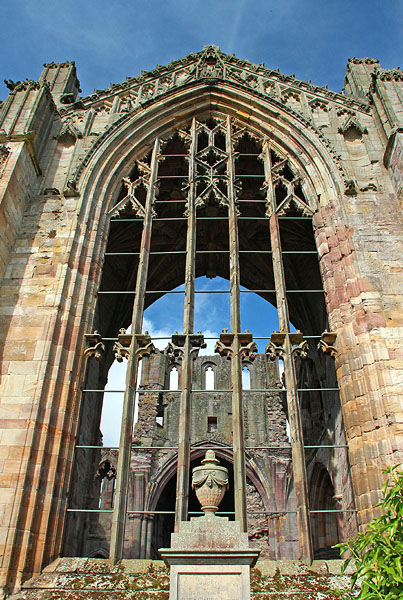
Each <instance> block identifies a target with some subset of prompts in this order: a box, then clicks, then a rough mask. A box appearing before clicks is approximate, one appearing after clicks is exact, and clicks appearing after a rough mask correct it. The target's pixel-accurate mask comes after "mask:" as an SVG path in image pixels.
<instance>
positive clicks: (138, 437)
mask: <svg viewBox="0 0 403 600" xmlns="http://www.w3.org/2000/svg"><path fill="white" fill-rule="evenodd" d="M298 160H299V159H298V156H291V155H288V154H287V153H286V151H285V150H284V148H283V147H280V145H279V143H278V142H276V140H275V138H274V137H273V139H271V138H269V137H267V136H265V135H263V134H261V133H260V132H258V131H256V130H253V131H252V130H248V129H247V128H245V127H244V126H243V125H242V124H241V123H239V122H237V121H236V120H234V119H233V118H230V117H229V116H225V115H220V116H219V117H217V118H216V119H206V120H202V119H198V118H193V119H192V121H191V122H190V123H183V124H182V125H181V127H180V128H178V130H177V131H176V132H175V133H173V134H171V135H170V137H169V136H168V137H167V138H166V139H160V138H158V137H157V138H156V139H155V140H154V142H153V146H152V149H151V150H149V152H148V154H146V155H145V156H143V157H140V158H139V159H138V160H136V162H135V164H134V165H133V167H132V170H131V172H130V173H129V174H128V176H125V177H124V179H123V182H122V186H121V189H120V193H119V194H117V196H116V202H115V204H114V206H113V207H112V208H111V209H110V211H109V218H110V231H109V239H108V244H107V248H106V252H105V257H104V258H105V261H104V266H103V272H102V279H101V283H100V289H99V291H98V297H99V300H98V304H97V308H96V319H95V321H96V323H97V328H98V329H99V331H100V334H101V335H102V336H103V339H104V340H105V344H106V346H107V352H106V356H107V358H106V359H105V364H104V365H102V366H101V367H99V370H98V371H97V368H96V367H91V368H89V369H88V376H87V383H86V388H85V389H84V392H83V393H84V399H83V404H82V405H83V406H86V405H87V406H89V404H88V403H92V404H91V411H92V414H94V413H96V412H97V411H98V413H100V410H101V408H102V394H103V391H104V389H103V386H104V384H105V379H106V377H105V372H107V369H108V367H109V366H110V364H111V363H112V361H113V356H114V355H116V357H117V360H126V359H127V361H128V375H127V385H126V386H123V387H125V396H124V408H123V416H122V428H121V436H120V447H119V455H120V456H123V457H124V458H122V459H121V461H120V462H119V472H118V473H117V475H116V476H117V481H118V483H119V482H123V483H122V486H121V487H119V485H118V486H117V489H116V494H115V502H114V507H113V510H114V511H115V517H116V518H115V519H114V520H113V525H112V526H111V525H109V529H108V528H107V527H105V531H108V535H109V537H110V540H111V548H112V550H111V558H113V559H114V560H118V559H120V558H122V556H123V549H124V543H123V541H124V537H125V517H127V515H128V514H132V513H133V512H135V508H134V504H133V503H134V498H136V502H137V501H138V498H139V497H140V495H141V494H140V492H141V493H143V492H142V491H141V490H143V489H144V490H145V489H148V488H147V485H146V484H145V483H144V482H143V483H144V485H142V487H141V486H140V488H138V489H137V488H136V491H134V489H133V486H134V485H139V484H138V478H137V479H136V476H135V473H134V471H133V469H134V467H133V465H134V464H139V465H140V467H141V468H140V469H139V473H140V474H141V476H142V477H143V476H144V477H146V475H144V473H146V472H147V473H148V475H147V476H149V475H150V473H149V472H148V471H147V469H149V464H150V463H149V461H150V460H154V458H153V457H154V456H155V460H156V461H158V460H159V458H158V452H159V451H160V450H161V453H162V454H161V456H163V457H165V458H164V460H165V459H166V456H168V454H169V453H171V454H169V456H170V457H171V460H172V464H173V465H174V468H173V470H174V471H175V472H176V473H175V474H176V476H177V478H176V481H177V488H176V493H175V494H172V493H169V494H168V495H164V497H166V498H167V501H168V500H169V499H172V497H175V495H176V498H177V501H176V505H175V506H172V510H171V511H168V512H175V520H176V522H177V523H179V522H180V521H183V520H186V519H187V518H188V513H189V504H188V498H189V489H188V486H189V478H190V471H189V464H191V460H190V458H191V453H192V452H193V451H194V450H195V443H197V444H199V446H197V449H198V451H200V444H202V443H204V442H205V438H204V437H203V438H201V439H197V440H194V439H193V437H192V435H193V433H194V431H192V423H193V424H194V423H196V421H197V418H198V415H197V413H195V412H194V411H197V407H203V410H205V411H206V412H205V413H204V415H205V417H207V432H208V433H213V432H214V431H216V430H217V423H218V419H217V416H216V415H217V414H219V415H225V419H228V421H229V423H230V425H229V426H228V427H227V428H226V429H225V428H224V426H223V423H224V417H222V416H219V419H220V436H221V429H222V430H223V436H224V439H225V446H226V448H227V450H228V456H230V457H231V458H230V459H231V460H232V461H233V474H234V486H233V490H234V491H233V492H232V493H233V501H234V506H235V519H236V520H238V521H239V522H240V525H241V529H242V530H243V531H247V528H248V516H247V513H248V508H247V497H246V496H247V486H246V475H245V473H246V463H247V460H249V458H248V457H249V456H251V455H258V454H259V453H260V454H261V455H262V456H264V457H265V459H264V460H263V459H262V461H263V463H262V464H263V465H266V466H262V469H264V468H267V469H268V468H269V467H267V465H268V464H271V463H270V461H271V460H274V459H275V457H276V456H277V454H276V452H277V450H281V460H282V461H284V464H287V467H286V468H283V467H282V466H281V468H280V467H279V468H278V470H277V471H276V469H273V471H272V472H277V473H278V477H279V478H280V479H281V478H282V479H281V481H280V479H279V483H278V485H277V483H276V485H275V486H274V487H275V488H276V490H278V497H277V496H276V498H275V501H273V502H272V500H271V499H267V505H266V509H267V516H268V518H269V516H270V514H276V515H278V514H279V513H281V512H282V511H283V514H284V516H285V517H284V518H285V519H286V529H287V530H288V529H289V531H290V536H291V537H292V539H294V540H295V539H299V541H300V549H299V554H298V557H299V556H302V557H304V558H305V559H306V560H307V561H308V562H309V561H310V560H311V559H312V557H313V555H312V531H311V529H310V526H309V523H310V512H311V508H310V505H309V497H308V494H307V489H308V480H307V465H308V466H309V465H311V464H313V462H314V461H315V459H316V457H317V455H318V453H319V452H322V453H324V452H327V453H328V454H329V457H330V458H329V464H332V465H336V463H337V465H339V466H338V467H337V468H339V469H340V472H347V469H348V466H347V453H346V450H345V448H346V444H345V438H344V437H343V436H344V434H343V433H342V427H341V426H340V423H341V414H340V403H339V399H338V389H337V380H336V375H335V369H334V365H333V363H332V359H331V358H330V356H328V355H325V354H324V352H325V351H327V350H328V349H329V348H331V346H329V345H328V344H327V343H325V342H323V340H322V338H321V336H322V333H323V332H327V334H328V335H331V333H330V332H329V331H328V329H329V325H328V320H327V312H326V305H325V297H324V291H323V286H322V280H321V275H320V270H319V263H318V255H317V248H316V243H315V237H314V231H313V226H312V215H313V213H314V210H315V209H316V206H315V203H316V201H317V198H316V197H313V195H312V194H310V195H309V194H308V192H307V190H308V189H309V188H308V187H307V184H306V178H307V177H306V173H305V172H304V171H303V167H302V166H301V165H299V163H298ZM201 276H205V277H208V278H213V279H214V278H217V279H218V278H219V281H220V282H221V281H222V282H224V283H223V285H222V289H216V290H214V291H211V292H209V293H211V294H213V293H214V294H220V295H223V296H225V297H226V298H227V299H228V300H229V301H228V306H229V311H228V312H229V315H228V318H227V319H224V318H223V321H222V324H221V326H220V327H219V329H221V333H220V334H218V335H217V338H216V340H215V342H216V343H215V350H214V351H215V354H216V355H217V354H218V355H220V357H222V359H225V361H226V364H227V365H228V367H227V369H228V370H227V376H226V379H225V378H223V379H225V382H224V385H223V386H222V388H223V389H219V388H220V387H221V372H220V383H219V384H217V381H216V380H215V376H216V374H217V372H216V370H215V363H214V362H212V363H205V366H203V367H202V371H201V378H200V370H198V371H197V374H195V373H194V371H193V370H194V361H195V360H196V358H197V356H198V353H199V352H200V350H201V349H202V348H203V347H204V346H205V340H204V336H206V337H207V335H209V336H211V333H208V334H207V333H206V332H207V330H208V327H207V326H206V327H205V331H196V330H195V329H196V327H195V312H196V310H195V303H196V300H197V298H200V296H199V294H204V293H206V292H205V290H202V289H200V288H198V279H197V278H199V277H201ZM171 294H175V295H176V297H180V298H181V299H182V302H181V309H180V314H174V315H169V316H172V317H174V318H173V319H172V322H175V323H178V322H179V323H183V328H181V327H178V326H177V325H176V326H175V328H176V329H179V331H176V332H175V331H172V332H171V335H170V336H169V341H168V345H167V346H166V348H165V349H159V348H158V343H159V341H160V340H159V339H158V337H155V338H153V336H150V335H149V334H148V332H147V331H144V330H143V316H144V311H145V310H146V309H147V307H149V306H151V305H152V304H153V302H155V301H156V300H158V299H159V298H160V297H162V296H164V297H165V296H170V295H171ZM247 294H258V295H259V296H260V298H262V299H263V300H265V301H267V302H268V303H270V304H271V305H273V306H275V307H276V308H277V315H278V326H277V327H276V329H274V328H270V326H269V324H268V323H267V322H265V320H264V319H263V318H259V317H260V315H259V314H256V315H254V316H255V320H254V321H253V322H254V323H255V324H256V330H253V331H248V330H245V326H244V325H243V322H245V319H244V314H243V310H242V306H243V303H242V298H244V297H246V296H247ZM214 297H215V298H219V297H220V296H217V295H216V296H214ZM178 312H179V311H178ZM206 317H207V315H206ZM168 321H169V322H171V321H170V320H169V319H168V318H167V322H168ZM205 321H207V318H206V319H205ZM291 323H292V324H293V325H294V326H295V328H294V327H293V326H292V325H291ZM130 325H131V330H130V331H131V333H129V334H128V333H127V332H126V330H125V329H124V328H128V327H129V326H130ZM111 340H112V341H111ZM258 344H260V346H259V347H258ZM318 344H319V346H318ZM258 350H259V353H260V354H259V356H260V358H259V361H258V362H259V369H255V367H254V370H253V378H252V381H251V377H250V369H249V364H250V363H252V362H253V361H254V360H256V354H257V353H258ZM308 356H309V361H308V362H307V363H306V364H307V366H306V367H305V368H304V369H301V368H299V366H298V363H297V361H298V360H300V361H304V360H305V359H306V358H307V357H308ZM220 360H221V359H220ZM278 360H281V361H282V362H283V364H284V387H283V386H282V384H281V383H280V381H276V382H275V384H273V383H268V381H269V379H268V376H267V371H268V367H267V365H268V364H269V362H270V361H273V362H274V363H275V364H276V363H277V361H278ZM140 361H143V362H140ZM246 363H247V364H246ZM139 364H143V370H142V375H141V385H142V389H141V391H140V393H139V422H138V423H137V424H136V427H135V429H134V435H133V425H134V415H135V409H136V387H137V389H138V386H139V381H138V379H139V377H138V367H139ZM255 364H256V363H255ZM168 365H169V366H168ZM102 369H104V370H102ZM167 369H168V371H167ZM198 369H200V367H198ZM167 373H168V377H167ZM255 379H256V381H260V382H261V384H260V387H259V388H258V389H254V381H255ZM278 379H280V376H279V375H278ZM97 382H98V383H97ZM196 382H197V385H196ZM307 382H308V383H307ZM97 385H98V386H99V389H97V388H96V386H97ZM165 386H166V387H167V388H168V389H164V388H165ZM199 388H200V389H199ZM213 390H214V393H211V392H212V391H213ZM170 392H177V393H175V394H173V393H170ZM269 394H274V395H276V398H278V399H277V400H276V402H282V403H283V408H282V410H283V413H284V414H285V416H286V419H287V435H288V434H289V436H288V438H289V442H287V440H284V439H283V438H284V437H285V436H284V435H282V436H281V435H280V434H281V432H280V433H279V432H277V433H276V426H277V427H278V423H277V425H276V423H274V422H271V421H270V415H269V417H267V409H266V408H265V411H266V412H265V415H266V417H265V418H261V417H259V413H258V407H259V403H261V404H262V406H264V407H265V406H266V400H265V399H266V398H267V396H268V395H269ZM225 402H227V404H225ZM86 403H87V404H86ZM141 403H143V407H141V406H140V404H141ZM301 406H302V407H303V414H302V415H301ZM319 406H324V407H326V410H325V411H324V413H323V414H325V416H326V419H325V420H323V419H322V420H321V419H319V418H317V415H319V409H318V407H319ZM94 407H95V408H94ZM220 407H222V408H220ZM315 407H316V408H315ZM220 409H221V410H222V412H221V413H218V412H217V411H218V410H220ZM200 410H201V408H200ZM192 411H193V412H192ZM168 413H169V414H170V415H171V414H172V416H173V418H172V419H171V418H170V417H169V423H168ZM82 414H83V413H82ZM89 414H91V412H90V411H89V410H88V411H87V413H85V415H86V418H87V416H88V415H89ZM213 415H214V416H213ZM245 415H246V418H245ZM301 416H303V417H304V418H301ZM313 416H314V417H315V431H314V434H313V433H312V432H311V431H310V430H309V423H312V417H313ZM205 417H203V420H202V427H203V433H204V435H205V433H206V429H205V428H206V421H205ZM221 419H223V421H221ZM87 421H88V419H87ZM82 422H83V426H84V425H85V426H88V422H85V419H84V420H82ZM162 425H164V427H163V428H162V427H161V426H162ZM168 425H169V427H168ZM282 427H284V426H283V425H282ZM87 428H88V430H89V429H90V428H89V427H87ZM175 428H176V430H175ZM270 428H272V431H270ZM224 429H225V431H224ZM91 431H92V430H91ZM245 431H246V435H247V436H248V439H247V440H245ZM91 436H92V437H91ZM97 436H98V437H97ZM170 436H171V437H170ZM225 436H227V437H225ZM304 436H305V439H304ZM280 438H281V439H282V440H283V441H282V444H280V443H279V441H277V442H276V443H274V442H273V444H271V442H270V440H280ZM85 439H86V440H87V444H88V445H85V446H84V445H83V444H82V445H81V446H79V445H78V446H77V451H76V452H77V453H76V463H75V473H76V474H77V477H76V481H77V482H78V481H80V483H77V485H76V492H75V493H72V496H71V498H73V499H74V500H77V503H78V502H79V500H80V498H82V497H84V496H83V495H81V496H80V494H79V493H78V491H79V489H84V488H85V481H86V479H85V468H84V467H83V462H82V459H80V454H79V453H80V452H81V453H82V454H81V456H83V455H84V454H83V453H84V452H85V453H87V454H86V457H87V458H86V460H87V461H88V462H90V459H89V458H88V457H89V455H90V453H91V452H93V458H92V460H93V461H95V460H96V459H97V454H96V453H99V452H101V448H102V445H101V442H100V438H99V429H98V430H97V427H93V431H92V433H91V434H88V435H87V437H86V438H85ZM258 449H259V453H255V452H254V450H258ZM164 452H167V453H168V454H163V453H164ZM134 453H136V454H134ZM94 457H95V458H94ZM150 457H152V458H150ZM273 457H274V458H273ZM160 459H161V462H162V458H161V457H160ZM98 460H99V459H98ZM136 461H137V462H136ZM335 468H336V467H335ZM343 469H345V471H343ZM280 472H281V473H280ZM79 475H81V476H82V477H81V479H79ZM150 477H151V475H150ZM270 477H271V475H270ZM332 477H333V473H332ZM133 481H135V483H133ZM150 481H151V480H150ZM83 482H84V483H83ZM80 485H81V488H80ZM166 485H167V484H166ZM172 485H173V484H172ZM172 485H171V484H170V487H169V489H170V490H171V489H172ZM263 488H264V485H263V484H262V489H263ZM329 489H330V488H329ZM77 490H78V491H77ZM139 490H140V491H139ZM144 493H145V492H144ZM161 493H162V492H161ZM136 494H137V495H136ZM318 497H319V498H322V496H320V495H319V496H318ZM324 497H325V496H323V498H324ZM348 498H350V496H348V494H346V499H345V500H344V505H343V506H342V508H340V511H344V512H340V520H343V519H347V518H350V517H347V516H345V515H350V516H351V514H352V513H353V511H354V508H353V507H352V504H351V503H350V502H349V500H348ZM82 502H84V501H82ZM147 502H148V500H147ZM270 502H272V504H271V505H270ZM287 502H289V504H288V505H287ZM320 502H322V500H319V503H320ZM143 503H144V505H145V503H146V501H145V496H144V498H143ZM155 505H156V506H158V502H157V501H156V502H155ZM147 506H150V504H147ZM295 507H297V510H295ZM83 508H84V509H86V508H88V510H95V509H94V505H93V503H92V504H91V502H88V505H87V507H82V505H79V506H76V507H75V506H74V505H72V504H70V508H69V511H70V513H69V514H70V515H74V510H75V509H77V512H78V511H79V510H82V509H83ZM137 509H138V506H137ZM144 510H145V509H144ZM324 510H328V509H324ZM80 514H81V513H80ZM80 514H78V516H76V517H74V516H71V519H73V518H76V521H75V525H74V527H76V529H75V530H77V529H78V527H77V526H76V524H77V522H78V520H79V519H80V518H81V517H80ZM122 515H124V516H125V517H123V518H122ZM109 516H110V517H111V514H110V515H109ZM100 518H101V517H100ZM167 522H168V521H166V523H167ZM171 525H172V527H173V524H172V523H171ZM171 525H170V526H171ZM74 527H73V529H74ZM144 527H146V525H144ZM81 529H82V530H83V531H84V529H83V528H81ZM277 534H278V536H279V538H280V537H281V532H280V531H278V532H277V533H276V535H277ZM142 535H144V537H145V538H146V537H147V536H148V538H149V539H151V537H152V536H149V532H147V530H146V529H144V531H143V533H142ZM72 537H74V536H70V538H69V539H71V538H72ZM329 539H330V538H329ZM290 542H291V538H290ZM80 543H81V542H80ZM77 546H79V542H78V541H77ZM294 546H295V544H293V543H290V544H285V546H284V548H280V550H279V552H280V555H279V557H280V558H281V557H283V558H286V557H288V558H297V556H289V555H287V552H290V551H291V550H289V548H294ZM71 552H73V551H72V550H71ZM146 552H148V550H147V551H146ZM150 552H151V550H150ZM281 553H282V554H281Z"/></svg>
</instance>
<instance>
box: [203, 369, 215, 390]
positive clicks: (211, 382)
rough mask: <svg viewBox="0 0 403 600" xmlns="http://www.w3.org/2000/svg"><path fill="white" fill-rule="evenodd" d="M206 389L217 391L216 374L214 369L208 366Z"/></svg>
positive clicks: (205, 376)
mask: <svg viewBox="0 0 403 600" xmlns="http://www.w3.org/2000/svg"><path fill="white" fill-rule="evenodd" d="M204 389H206V390H214V389H215V373H214V369H213V367H210V366H208V367H206V369H205V371H204Z"/></svg>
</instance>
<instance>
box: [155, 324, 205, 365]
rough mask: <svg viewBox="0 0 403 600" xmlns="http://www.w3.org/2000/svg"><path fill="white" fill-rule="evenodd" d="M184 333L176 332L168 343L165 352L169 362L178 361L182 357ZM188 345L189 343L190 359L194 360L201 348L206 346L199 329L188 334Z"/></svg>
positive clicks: (184, 340)
mask: <svg viewBox="0 0 403 600" xmlns="http://www.w3.org/2000/svg"><path fill="white" fill-rule="evenodd" d="M186 337H187V336H186V334H185V333H178V332H176V333H175V334H174V335H173V336H172V338H171V341H170V342H169V343H168V345H167V347H166V349H165V354H166V355H167V356H168V358H169V360H170V362H173V363H175V362H178V361H181V360H182V359H183V356H184V348H185V342H186ZM188 337H189V345H190V357H191V359H192V360H196V358H197V357H198V355H199V350H200V349H201V348H206V347H207V344H206V343H205V342H204V336H203V335H202V333H201V331H198V332H197V333H192V334H189V336H188Z"/></svg>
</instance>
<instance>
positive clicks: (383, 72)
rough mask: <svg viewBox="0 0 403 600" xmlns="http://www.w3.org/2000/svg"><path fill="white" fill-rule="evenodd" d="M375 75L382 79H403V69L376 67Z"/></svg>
mask: <svg viewBox="0 0 403 600" xmlns="http://www.w3.org/2000/svg"><path fill="white" fill-rule="evenodd" d="M373 76H374V77H376V78H377V79H380V80H381V81H403V71H401V70H400V69H399V68H397V69H375V71H374V73H373Z"/></svg>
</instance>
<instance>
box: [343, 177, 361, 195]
mask: <svg viewBox="0 0 403 600" xmlns="http://www.w3.org/2000/svg"><path fill="white" fill-rule="evenodd" d="M357 191H358V190H357V185H356V183H355V181H354V179H347V180H346V181H345V182H344V193H345V195H346V196H355V195H356V194H357Z"/></svg>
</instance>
